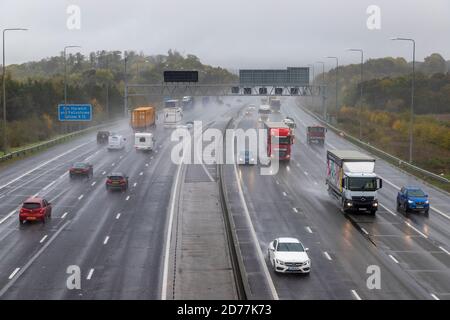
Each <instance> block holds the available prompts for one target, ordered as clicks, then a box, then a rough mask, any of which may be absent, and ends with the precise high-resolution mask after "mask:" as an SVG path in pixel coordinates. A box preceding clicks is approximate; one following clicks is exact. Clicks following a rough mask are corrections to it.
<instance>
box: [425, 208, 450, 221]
mask: <svg viewBox="0 0 450 320" xmlns="http://www.w3.org/2000/svg"><path fill="white" fill-rule="evenodd" d="M430 209H431V210H434V211H436V212H437V213H439V214H440V215H441V216H443V217H445V218H447V219H449V220H450V216H449V215H447V214H445V213H443V212H442V211H441V210H438V209H436V208H435V207H432V206H430Z"/></svg>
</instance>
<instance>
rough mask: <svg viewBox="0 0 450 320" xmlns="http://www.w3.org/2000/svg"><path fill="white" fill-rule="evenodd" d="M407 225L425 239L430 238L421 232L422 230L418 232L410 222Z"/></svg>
mask: <svg viewBox="0 0 450 320" xmlns="http://www.w3.org/2000/svg"><path fill="white" fill-rule="evenodd" d="M405 223H406V225H407V226H408V227H410V228H411V229H413V230H414V231H416V232H417V233H418V234H420V235H421V236H422V237H424V238H425V239H428V236H427V235H426V234H424V233H423V232H421V231H420V230H418V229H417V228H415V227H414V226H413V225H411V224H410V223H409V222H405Z"/></svg>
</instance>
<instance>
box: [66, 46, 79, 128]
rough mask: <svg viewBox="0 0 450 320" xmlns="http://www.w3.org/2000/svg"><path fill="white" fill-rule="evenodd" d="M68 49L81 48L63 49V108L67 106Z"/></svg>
mask: <svg viewBox="0 0 450 320" xmlns="http://www.w3.org/2000/svg"><path fill="white" fill-rule="evenodd" d="M69 48H81V47H80V46H65V47H64V107H66V106H67V59H66V55H67V49H69ZM64 129H65V131H66V132H65V133H67V124H65V125H64Z"/></svg>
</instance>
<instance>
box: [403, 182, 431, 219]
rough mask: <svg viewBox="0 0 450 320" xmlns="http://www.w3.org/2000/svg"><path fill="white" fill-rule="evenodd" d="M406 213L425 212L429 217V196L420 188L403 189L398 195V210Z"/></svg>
mask: <svg viewBox="0 0 450 320" xmlns="http://www.w3.org/2000/svg"><path fill="white" fill-rule="evenodd" d="M400 209H402V210H403V211H404V212H405V213H409V212H412V211H415V212H418V211H423V212H425V214H426V215H428V213H429V211H430V202H429V200H428V195H427V194H426V193H425V192H423V191H422V189H420V188H419V187H403V188H401V189H400V191H399V192H398V194H397V210H398V211H400Z"/></svg>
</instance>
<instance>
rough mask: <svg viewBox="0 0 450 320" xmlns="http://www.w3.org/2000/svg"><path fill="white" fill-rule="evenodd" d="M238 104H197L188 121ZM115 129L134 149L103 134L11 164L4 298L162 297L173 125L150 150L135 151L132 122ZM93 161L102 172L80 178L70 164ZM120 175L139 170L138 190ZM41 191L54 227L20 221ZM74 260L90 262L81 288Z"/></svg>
mask: <svg viewBox="0 0 450 320" xmlns="http://www.w3.org/2000/svg"><path fill="white" fill-rule="evenodd" d="M231 109H232V108H230V107H227V106H226V105H225V104H223V105H216V104H214V103H210V104H209V105H206V106H203V105H202V104H197V105H196V106H195V107H194V108H192V109H191V110H186V111H185V112H184V119H183V121H189V120H191V121H192V120H203V121H204V122H211V121H213V120H214V119H215V118H217V117H218V116H220V114H227V113H229V112H230V111H231ZM160 118H162V117H160ZM160 120H161V119H160ZM109 129H110V130H112V131H114V132H119V133H121V134H123V135H125V136H126V138H127V141H128V143H127V147H126V150H125V151H118V152H108V151H107V150H106V147H105V146H98V145H97V143H96V140H95V133H93V134H89V135H86V136H83V137H81V138H77V139H75V140H72V141H71V142H68V143H66V144H64V145H59V146H56V147H53V148H51V149H49V150H47V151H45V152H42V153H40V154H38V155H36V156H33V157H29V158H26V159H23V160H20V161H16V162H14V163H13V164H10V165H8V166H5V167H4V168H2V169H1V171H0V199H1V202H0V244H1V247H0V299H160V298H161V288H162V274H163V268H164V249H165V245H166V244H165V241H164V239H165V235H166V233H167V230H168V219H167V216H168V215H167V211H168V206H169V201H170V196H171V190H172V185H173V180H174V175H175V172H176V167H177V166H176V165H175V164H174V163H172V161H170V152H171V146H172V145H173V143H171V142H170V133H171V131H172V130H170V129H165V128H163V125H162V123H161V121H157V126H156V129H155V130H154V134H155V137H156V142H157V147H156V149H155V150H154V151H153V152H151V153H149V154H144V153H137V152H136V151H135V150H134V148H133V147H132V144H133V136H132V130H131V128H130V127H129V124H128V121H125V120H124V121H123V122H122V123H120V124H119V125H117V126H116V127H114V128H109ZM83 160H85V161H89V162H91V163H92V164H93V165H94V177H93V178H91V179H82V178H80V179H77V180H74V181H71V180H70V178H69V176H68V168H69V167H70V165H71V163H73V162H75V161H83ZM112 171H119V172H120V171H123V172H125V173H126V174H127V175H128V176H129V179H130V180H129V189H128V191H126V192H123V193H122V192H107V191H106V190H105V186H104V183H105V179H106V175H107V174H108V173H110V172H112ZM31 195H39V196H44V197H45V198H46V199H47V200H49V201H50V202H51V203H52V204H53V213H52V219H51V220H50V221H49V222H48V223H46V224H45V225H44V224H41V223H33V224H30V223H26V224H24V225H19V222H18V217H17V213H18V208H19V206H20V205H21V203H22V202H23V201H24V200H25V199H26V198H27V197H29V196H31ZM69 266H78V267H79V268H80V271H81V276H82V278H81V290H68V289H67V286H66V281H67V279H68V277H69V275H70V274H68V273H67V268H68V267H69Z"/></svg>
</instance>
